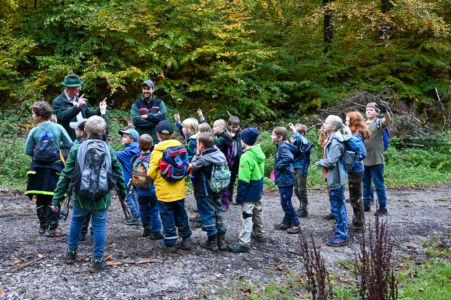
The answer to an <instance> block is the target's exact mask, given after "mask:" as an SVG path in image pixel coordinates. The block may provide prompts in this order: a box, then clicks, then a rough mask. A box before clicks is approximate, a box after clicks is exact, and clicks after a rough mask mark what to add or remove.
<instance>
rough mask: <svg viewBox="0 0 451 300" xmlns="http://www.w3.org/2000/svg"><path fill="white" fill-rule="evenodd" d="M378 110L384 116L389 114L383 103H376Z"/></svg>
mask: <svg viewBox="0 0 451 300" xmlns="http://www.w3.org/2000/svg"><path fill="white" fill-rule="evenodd" d="M376 108H377V109H379V110H380V112H381V113H383V114H385V113H386V112H387V106H386V105H385V104H383V103H381V102H376Z"/></svg>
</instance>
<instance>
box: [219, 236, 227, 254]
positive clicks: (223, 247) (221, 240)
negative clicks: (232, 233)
mask: <svg viewBox="0 0 451 300" xmlns="http://www.w3.org/2000/svg"><path fill="white" fill-rule="evenodd" d="M218 248H219V250H222V251H224V250H227V245H226V241H225V234H218Z"/></svg>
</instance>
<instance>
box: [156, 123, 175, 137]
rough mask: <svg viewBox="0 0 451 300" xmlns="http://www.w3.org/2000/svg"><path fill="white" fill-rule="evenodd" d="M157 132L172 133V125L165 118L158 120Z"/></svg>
mask: <svg viewBox="0 0 451 300" xmlns="http://www.w3.org/2000/svg"><path fill="white" fill-rule="evenodd" d="M157 132H158V133H161V134H173V133H174V127H172V124H171V122H169V121H167V120H163V121H160V123H158V125H157Z"/></svg>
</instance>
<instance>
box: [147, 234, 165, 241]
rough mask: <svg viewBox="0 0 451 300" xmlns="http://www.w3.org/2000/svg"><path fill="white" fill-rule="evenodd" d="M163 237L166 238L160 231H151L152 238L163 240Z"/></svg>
mask: <svg viewBox="0 0 451 300" xmlns="http://www.w3.org/2000/svg"><path fill="white" fill-rule="evenodd" d="M163 238H164V237H163V235H162V234H161V233H159V232H151V233H150V239H151V240H162V239H163Z"/></svg>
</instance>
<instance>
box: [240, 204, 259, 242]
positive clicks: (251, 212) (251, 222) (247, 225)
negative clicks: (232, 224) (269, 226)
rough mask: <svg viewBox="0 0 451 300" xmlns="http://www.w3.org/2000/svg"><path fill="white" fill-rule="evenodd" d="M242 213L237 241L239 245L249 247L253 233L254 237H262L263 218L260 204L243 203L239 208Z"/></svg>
mask: <svg viewBox="0 0 451 300" xmlns="http://www.w3.org/2000/svg"><path fill="white" fill-rule="evenodd" d="M241 210H242V211H243V214H242V217H241V229H240V235H239V236H238V239H239V240H240V244H241V245H244V246H247V247H248V246H249V244H250V243H251V234H252V231H253V232H254V234H255V236H257V237H263V235H264V233H265V232H264V231H263V216H262V204H261V202H260V201H256V202H244V203H243V205H242V206H241Z"/></svg>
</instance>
